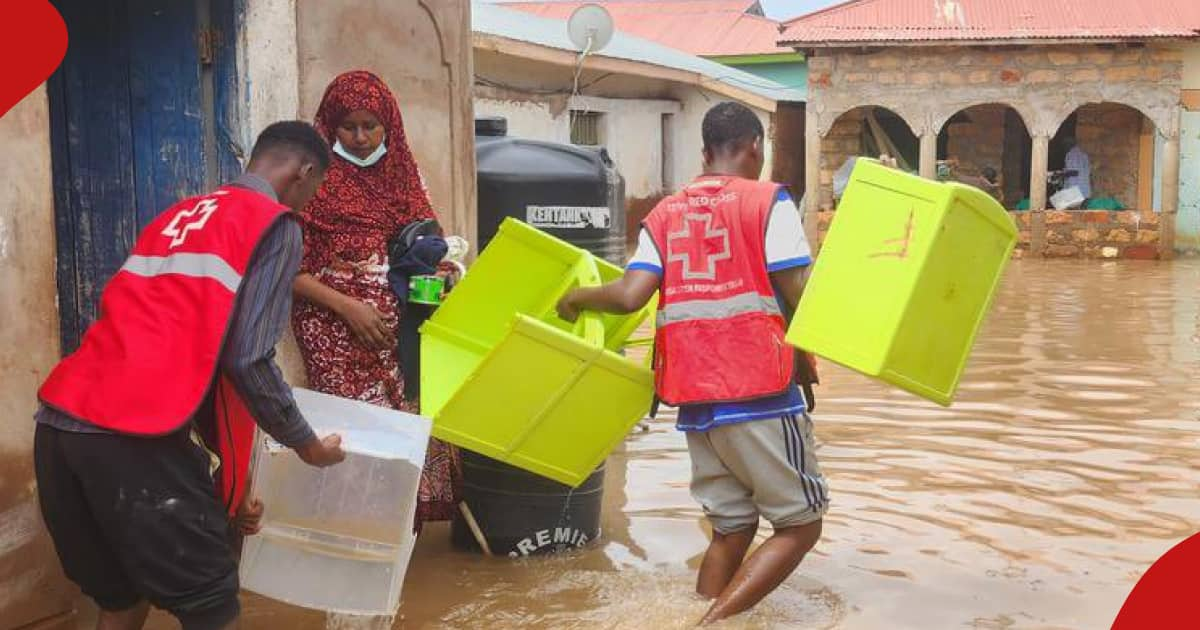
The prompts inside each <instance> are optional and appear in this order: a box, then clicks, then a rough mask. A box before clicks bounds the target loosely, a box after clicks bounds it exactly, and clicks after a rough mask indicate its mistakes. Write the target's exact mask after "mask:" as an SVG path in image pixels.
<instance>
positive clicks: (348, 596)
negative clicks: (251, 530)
mask: <svg viewBox="0 0 1200 630" xmlns="http://www.w3.org/2000/svg"><path fill="white" fill-rule="evenodd" d="M295 396H296V402H297V403H298V404H299V406H300V410H301V412H303V414H304V416H305V418H307V419H308V421H309V423H310V424H311V425H312V427H313V429H314V430H315V431H316V432H317V434H318V435H322V436H324V435H328V434H330V433H338V434H340V435H341V436H342V447H343V449H344V450H345V451H346V461H344V462H342V463H341V464H338V465H336V466H332V467H329V468H324V469H318V468H313V467H311V466H308V465H307V464H305V463H304V462H302V461H300V458H299V457H298V456H297V455H296V454H295V453H294V452H293V451H292V450H291V449H287V448H284V447H282V446H280V445H279V444H276V443H275V442H274V441H273V440H271V439H270V438H265V437H264V438H261V439H260V441H259V448H258V452H257V453H256V454H255V456H256V461H255V464H254V477H253V489H252V492H253V494H254V496H256V497H258V498H259V499H261V500H262V502H263V505H264V511H263V520H262V532H260V533H259V534H258V535H257V536H251V537H249V538H247V539H246V543H245V546H244V549H243V552H242V561H241V580H242V587H243V588H245V589H247V590H250V591H254V592H256V593H259V594H261V595H265V596H267V597H271V598H273V599H278V600H280V601H283V602H287V603H289V604H294V605H297V606H303V607H305V608H314V609H318V610H325V611H330V612H337V613H345V614H354V615H393V614H395V613H396V610H397V608H398V607H399V604H400V588H401V585H402V583H403V582H404V574H405V571H406V569H407V568H408V561H409V558H410V557H411V555H412V548H413V542H414V536H413V517H414V513H415V510H416V500H417V485H418V483H419V482H420V478H421V467H422V466H423V465H424V462H425V448H426V446H427V445H428V443H429V431H430V421H429V420H428V419H426V418H422V417H420V416H414V415H411V414H405V413H400V412H398V411H394V410H391V409H386V408H383V407H378V406H375V405H370V404H367V403H361V402H357V401H350V400H345V399H341V398H336V397H334V396H326V395H324V394H318V393H315V392H311V391H308V390H303V389H296V390H295Z"/></svg>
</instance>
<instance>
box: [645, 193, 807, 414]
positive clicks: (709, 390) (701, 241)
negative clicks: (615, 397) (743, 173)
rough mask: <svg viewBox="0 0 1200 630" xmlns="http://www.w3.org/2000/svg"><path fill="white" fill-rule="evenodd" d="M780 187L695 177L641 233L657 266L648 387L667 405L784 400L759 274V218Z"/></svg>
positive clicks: (774, 328)
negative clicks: (658, 260) (779, 396)
mask: <svg viewBox="0 0 1200 630" xmlns="http://www.w3.org/2000/svg"><path fill="white" fill-rule="evenodd" d="M779 190H780V187H779V185H777V184H771V183H764V182H756V181H751V180H747V179H741V178H736V177H701V178H699V179H697V180H696V181H694V182H693V183H691V184H690V185H688V186H687V187H686V188H684V189H683V190H682V191H680V192H679V193H677V194H675V195H672V196H670V197H667V198H666V199H664V200H662V201H661V202H660V203H659V204H658V205H657V206H655V208H654V210H652V211H651V212H650V215H649V216H648V217H646V221H645V222H644V223H643V226H644V227H645V228H646V230H647V232H649V234H650V237H651V238H652V239H653V240H654V244H655V246H656V247H657V248H658V252H659V255H660V256H661V257H662V263H663V278H662V284H661V287H660V291H659V301H658V319H657V330H656V331H655V340H654V344H655V359H654V361H655V364H654V370H655V371H654V373H655V386H656V389H657V392H658V396H659V398H661V399H662V400H663V401H664V402H666V403H667V404H670V405H685V404H697V403H716V402H735V401H743V400H753V399H756V398H762V397H765V396H771V395H775V394H780V393H783V392H784V391H786V390H787V388H788V387H789V384H790V383H791V380H792V374H793V370H794V364H793V362H794V354H793V351H792V348H791V346H789V345H788V344H787V343H786V342H785V341H784V335H785V331H786V328H787V324H786V322H785V320H784V317H783V314H782V312H781V311H780V309H779V303H778V302H777V301H776V299H775V291H774V289H773V288H772V286H771V278H770V276H769V275H768V273H767V263H766V243H765V241H766V233H767V219H768V218H770V214H771V207H772V206H773V205H774V202H775V198H776V196H777V195H778V193H779Z"/></svg>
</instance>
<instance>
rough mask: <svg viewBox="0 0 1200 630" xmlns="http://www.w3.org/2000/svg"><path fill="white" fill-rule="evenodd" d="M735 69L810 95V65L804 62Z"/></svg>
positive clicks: (747, 65) (753, 64) (742, 66)
mask: <svg viewBox="0 0 1200 630" xmlns="http://www.w3.org/2000/svg"><path fill="white" fill-rule="evenodd" d="M730 65H733V64H730ZM733 67H735V68H737V69H738V70H742V71H744V72H749V73H750V74H753V75H757V76H760V77H762V78H764V79H770V80H772V81H774V82H776V83H778V84H780V85H782V86H784V87H788V88H791V89H793V90H798V91H800V92H801V93H803V94H805V95H806V96H807V95H808V64H807V63H805V62H803V61H789V62H785V63H750V64H746V65H734V66H733Z"/></svg>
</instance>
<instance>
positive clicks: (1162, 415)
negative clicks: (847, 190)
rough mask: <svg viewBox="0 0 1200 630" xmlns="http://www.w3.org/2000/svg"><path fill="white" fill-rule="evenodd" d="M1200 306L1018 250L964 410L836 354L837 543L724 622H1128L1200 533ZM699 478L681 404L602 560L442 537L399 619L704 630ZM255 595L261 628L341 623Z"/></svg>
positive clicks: (1154, 273)
mask: <svg viewBox="0 0 1200 630" xmlns="http://www.w3.org/2000/svg"><path fill="white" fill-rule="evenodd" d="M1198 303H1200V263H1197V262H1193V261H1181V262H1177V263H1174V264H1154V263H1144V264H1137V263H1116V262H1111V263H1109V262H1105V263H1099V262H1078V263H1072V262H1063V263H1048V262H1034V261H1023V262H1022V261H1018V262H1016V263H1014V264H1013V266H1012V267H1011V269H1010V272H1009V274H1008V277H1007V279H1006V281H1005V283H1004V287H1003V293H1002V295H1001V296H1000V298H999V300H998V301H997V304H996V307H995V310H994V311H993V313H992V315H991V317H990V319H989V321H988V323H987V325H986V327H985V329H984V330H983V332H982V333H981V335H980V338H979V342H978V345H977V348H976V352H975V354H974V356H973V359H972V362H971V364H970V366H969V367H968V373H967V377H966V379H965V381H964V384H963V386H962V388H961V391H960V395H959V399H958V401H957V403H956V404H955V405H954V407H953V408H951V409H943V408H940V407H937V406H936V405H934V404H932V403H927V402H924V401H921V400H919V399H916V398H914V397H912V396H909V395H907V394H904V393H902V392H899V391H895V390H893V389H890V388H888V387H886V386H882V385H878V384H875V383H873V382H871V381H869V380H867V379H866V378H863V377H861V376H858V375H856V374H853V373H851V372H848V371H846V370H842V369H840V368H836V367H833V366H830V365H827V364H826V365H825V366H824V373H823V375H824V377H825V381H826V383H825V384H824V385H823V386H822V387H821V388H820V389H819V390H818V400H819V405H818V411H817V413H816V414H815V420H816V427H817V428H816V433H817V439H818V441H819V443H820V446H819V455H820V458H821V461H822V465H823V466H824V468H825V472H826V474H827V476H828V477H829V480H830V486H831V496H832V500H833V505H832V507H831V509H830V513H829V515H828V517H827V519H826V525H825V535H824V538H823V540H822V541H821V543H820V544H819V546H818V548H817V550H816V551H815V552H814V553H813V554H812V555H811V556H810V557H809V558H808V559H807V560H806V561H805V563H804V564H803V565H802V566H801V569H800V571H799V572H797V573H796V574H795V575H794V576H793V577H792V578H791V579H790V580H789V581H788V582H787V583H786V584H785V585H784V587H783V588H782V589H781V590H780V591H778V592H777V593H775V594H774V595H772V596H771V597H770V598H769V599H768V600H767V601H766V602H764V604H763V605H762V606H760V607H759V608H758V609H757V610H756V611H754V612H753V613H751V614H749V615H746V616H744V617H742V618H737V619H734V620H732V621H730V622H728V623H726V624H723V625H724V627H728V628H955V627H958V628H1101V627H1108V626H1109V624H1111V622H1112V619H1113V617H1114V616H1115V614H1116V612H1117V610H1118V609H1119V607H1120V605H1121V603H1122V602H1123V600H1124V598H1125V596H1126V595H1127V594H1128V592H1129V590H1130V589H1131V588H1132V586H1133V584H1134V583H1135V582H1136V581H1137V579H1138V577H1139V576H1140V575H1141V574H1142V572H1144V571H1145V569H1146V568H1147V567H1148V566H1149V565H1150V563H1151V562H1153V561H1154V559H1156V558H1157V557H1159V556H1160V555H1161V554H1162V553H1164V552H1165V551H1166V550H1167V549H1169V548H1170V547H1171V546H1172V545H1173V544H1175V543H1177V542H1179V541H1180V540H1182V539H1184V538H1185V537H1187V536H1188V535H1189V534H1191V533H1194V532H1195V531H1196V530H1197V529H1198V528H1200V525H1198V524H1197V523H1198V522H1200V426H1198V423H1197V407H1200V385H1198V384H1197V375H1198V374H1200V369H1198V368H1200V337H1198V335H1200V329H1198V325H1197V306H1198ZM688 477H689V464H688V459H687V453H686V450H685V445H684V440H683V438H682V436H681V435H680V434H678V433H676V432H675V431H674V430H673V428H672V420H671V418H669V417H664V418H660V419H659V420H658V421H657V422H655V423H653V424H652V425H651V430H650V431H649V432H647V433H641V434H635V435H634V436H632V437H631V438H630V439H629V440H628V441H627V443H626V444H625V445H624V447H623V448H622V449H621V450H619V451H618V452H617V453H615V454H614V455H613V457H612V458H611V459H610V461H609V466H608V479H607V486H606V497H605V504H606V509H605V516H604V535H603V537H602V540H601V542H600V543H599V544H598V545H596V546H594V547H592V548H590V549H588V550H587V551H584V552H581V553H577V554H572V555H569V556H562V557H557V558H550V559H542V560H537V559H535V560H523V561H512V560H509V559H483V558H481V557H478V556H473V555H468V554H464V553H460V552H456V551H452V550H450V548H449V544H448V542H447V538H448V531H447V528H445V527H439V526H433V527H430V528H428V529H427V530H426V533H425V534H424V535H423V538H422V540H421V541H420V543H419V545H418V549H417V552H416V555H415V557H414V560H413V563H412V565H411V566H410V569H409V576H408V580H407V583H406V585H405V590H404V605H403V607H402V610H401V612H402V614H403V619H398V620H397V621H396V624H395V627H396V628H515V627H529V628H556V629H557V628H631V629H632V628H650V629H653V630H667V629H669V628H685V627H688V626H690V625H691V624H692V623H694V622H695V620H696V619H698V618H699V616H700V615H701V614H702V612H703V610H704V608H705V606H704V604H703V603H702V602H698V601H696V600H695V599H694V598H693V597H692V596H691V594H690V593H691V587H692V580H693V579H694V577H693V576H694V571H695V568H696V567H697V565H698V563H699V559H700V555H701V554H702V553H703V550H704V548H705V545H706V544H707V538H706V536H707V534H706V526H705V524H704V521H703V519H702V517H701V514H700V511H699V508H698V507H697V506H696V504H695V503H693V502H692V500H691V498H690V496H689V495H688V488H687V485H688ZM765 530H766V528H765V527H764V531H763V532H761V533H760V535H765V533H766V531H765ZM245 603H246V606H245V608H246V610H245V617H244V623H243V627H245V628H289V629H294V630H307V629H313V630H316V629H319V628H324V627H325V619H324V617H323V615H321V614H317V613H312V612H308V611H302V610H299V609H295V608H290V607H287V606H284V605H280V604H277V603H274V602H270V601H267V600H264V599H262V598H258V597H255V596H253V595H247V597H246V600H245ZM154 619H155V621H154V622H153V624H152V625H151V627H153V628H171V627H174V624H173V623H172V622H169V621H167V620H165V619H164V618H163V617H162V616H160V615H156V616H155V618H154Z"/></svg>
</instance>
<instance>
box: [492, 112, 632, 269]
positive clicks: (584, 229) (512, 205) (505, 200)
mask: <svg viewBox="0 0 1200 630" xmlns="http://www.w3.org/2000/svg"><path fill="white" fill-rule="evenodd" d="M507 133H508V125H507V123H506V121H505V120H504V119H503V118H498V117H491V118H479V119H476V121H475V162H476V168H477V172H478V183H479V248H480V250H482V249H483V248H484V247H487V244H488V242H489V241H491V240H492V237H493V236H495V235H496V231H497V230H498V229H499V228H500V223H501V222H503V221H504V219H505V218H506V217H516V218H518V219H520V220H522V221H525V222H526V223H529V224H531V225H533V226H534V227H537V228H539V229H541V230H544V231H545V232H547V233H549V234H552V235H554V236H557V237H558V238H561V239H563V240H564V241H567V242H568V243H571V244H573V245H577V246H579V247H582V248H584V249H586V250H588V251H590V252H592V253H593V254H596V255H598V256H601V257H603V258H605V259H607V260H609V261H610V262H613V263H615V264H618V265H620V264H624V262H625V260H624V259H625V254H626V251H625V180H624V178H622V177H621V174H620V173H618V172H617V169H616V167H615V166H614V165H613V162H612V159H610V158H609V155H608V151H606V150H605V149H604V148H602V147H581V146H575V145H570V144H559V143H554V142H542V141H538V140H522V139H520V138H511V137H508V135H507Z"/></svg>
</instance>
